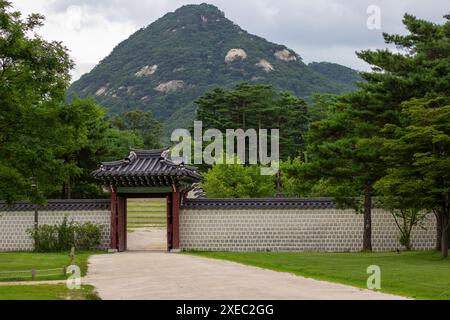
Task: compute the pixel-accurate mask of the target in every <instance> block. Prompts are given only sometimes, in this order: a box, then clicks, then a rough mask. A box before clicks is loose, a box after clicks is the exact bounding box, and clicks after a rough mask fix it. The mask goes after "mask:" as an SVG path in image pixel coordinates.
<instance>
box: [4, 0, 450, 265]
mask: <svg viewBox="0 0 450 320" xmlns="http://www.w3.org/2000/svg"><path fill="white" fill-rule="evenodd" d="M445 19H446V20H445V22H444V23H442V24H436V23H431V22H428V21H425V20H420V19H417V18H416V17H414V16H411V15H408V14H407V15H405V17H404V20H403V23H404V25H405V27H406V29H407V31H408V33H407V34H406V35H389V34H385V35H384V38H385V41H386V44H388V45H395V47H396V48H397V51H395V52H393V51H391V50H388V49H379V50H367V51H362V52H359V53H358V56H359V58H361V59H362V60H364V61H365V62H367V63H369V64H370V65H372V67H373V70H372V71H371V72H364V73H362V77H363V79H364V81H363V82H361V83H360V89H359V90H358V91H356V92H352V93H348V94H343V95H339V96H334V95H317V96H316V97H315V99H314V101H313V102H312V103H310V104H309V105H307V103H306V102H305V101H304V100H302V99H300V98H298V97H295V96H293V95H291V94H288V93H284V92H280V91H277V90H275V89H274V88H273V87H271V86H270V85H258V84H255V85H250V84H248V83H238V84H236V85H235V86H234V88H231V89H229V88H228V89H225V88H217V89H214V90H212V91H210V92H208V93H206V94H205V95H203V96H202V97H200V98H199V99H197V102H196V103H197V106H198V112H197V119H198V120H202V121H203V126H204V128H216V129H219V130H225V129H237V128H242V129H244V130H246V129H250V128H253V129H258V128H265V129H271V128H279V129H280V134H281V137H280V151H281V164H280V168H281V171H280V174H279V175H278V176H275V177H270V176H269V177H267V176H261V175H259V174H258V172H259V171H258V170H257V169H258V166H249V165H247V164H245V163H244V164H240V165H235V166H226V165H215V166H213V167H210V168H203V169H204V177H205V181H204V183H203V187H204V188H205V189H206V191H207V193H208V194H209V196H211V197H235V198H239V197H269V196H275V195H277V194H279V193H283V194H284V195H285V196H292V197H298V196H304V197H307V196H327V197H333V198H334V199H336V201H337V202H338V203H339V204H340V205H341V206H342V207H347V208H353V209H355V211H357V212H359V213H361V214H363V215H364V246H363V247H364V249H365V250H371V249H372V243H371V238H372V237H371V234H372V208H373V204H374V201H375V199H377V201H379V204H380V205H382V206H384V207H385V208H386V209H387V210H389V211H390V212H392V213H393V214H394V215H395V216H396V217H397V218H399V219H403V220H404V221H407V222H408V223H407V224H408V226H407V227H406V230H403V231H404V233H403V232H402V237H404V239H403V241H404V244H405V246H406V247H408V241H409V239H408V236H409V235H408V230H410V228H409V227H411V226H414V225H417V224H420V219H421V216H420V214H419V213H420V212H422V211H427V212H433V213H434V214H435V215H436V219H437V222H438V236H439V241H437V243H438V244H437V248H436V249H438V250H441V252H442V255H443V256H445V257H446V256H447V255H448V247H449V235H450V222H449V220H450V219H449V218H450V50H449V48H450V21H449V20H450V15H447V16H445ZM42 21H43V17H42V16H40V15H31V16H29V17H28V18H22V17H21V15H20V14H19V13H14V12H12V11H11V10H10V3H9V2H7V1H4V0H0V199H1V200H5V201H7V202H8V203H13V202H16V201H19V200H25V199H26V200H30V201H32V202H34V203H43V202H45V201H46V200H47V199H50V198H92V197H94V198H95V197H102V196H104V194H103V191H102V189H101V186H100V185H99V184H98V183H96V182H95V181H93V179H92V177H91V172H92V171H93V170H94V169H96V168H98V166H99V164H100V163H101V162H102V161H110V160H117V159H121V158H123V157H124V156H125V155H126V154H127V153H128V152H129V150H130V148H147V149H153V148H160V147H162V145H161V142H160V138H161V136H162V134H163V127H162V125H161V124H160V123H159V122H158V121H156V120H155V119H154V117H153V115H152V114H151V113H149V112H144V111H139V110H130V111H127V112H125V113H123V114H121V115H117V116H115V117H112V118H111V117H109V116H108V114H107V111H106V109H105V108H104V107H102V106H100V105H98V104H96V103H95V102H94V101H93V100H91V99H90V98H87V99H78V98H74V99H71V101H70V102H68V101H67V99H66V98H67V96H66V95H67V89H68V87H69V84H70V75H69V72H70V70H71V68H72V67H73V62H72V61H71V60H70V58H69V55H68V53H67V52H68V50H67V48H65V47H64V46H63V45H62V44H61V43H59V42H48V41H45V40H44V39H42V38H41V37H39V36H38V35H37V34H36V33H35V31H36V28H38V27H39V26H41V25H42Z"/></svg>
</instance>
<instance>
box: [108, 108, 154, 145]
mask: <svg viewBox="0 0 450 320" xmlns="http://www.w3.org/2000/svg"><path fill="white" fill-rule="evenodd" d="M111 122H112V125H113V126H114V127H116V128H117V129H119V130H120V131H131V132H132V133H134V134H135V135H137V136H141V137H142V139H143V140H144V148H145V149H148V150H150V149H159V148H161V147H162V145H161V142H160V139H161V137H162V135H163V132H162V125H161V123H159V122H158V121H157V120H155V119H154V118H153V115H152V113H151V112H145V111H142V110H138V109H136V110H132V111H128V112H125V113H124V114H122V115H120V116H119V115H117V116H115V117H114V118H113V119H112V120H111Z"/></svg>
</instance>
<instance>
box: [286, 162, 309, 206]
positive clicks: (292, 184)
mask: <svg viewBox="0 0 450 320" xmlns="http://www.w3.org/2000/svg"><path fill="white" fill-rule="evenodd" d="M304 169H305V163H304V162H303V160H302V159H301V158H300V157H298V158H294V159H290V158H289V159H288V160H286V161H282V162H281V163H280V171H281V174H280V182H281V186H282V193H283V194H284V195H285V196H287V197H308V196H311V195H312V188H313V187H314V184H315V183H314V181H312V180H308V179H305V178H304V177H305V172H304Z"/></svg>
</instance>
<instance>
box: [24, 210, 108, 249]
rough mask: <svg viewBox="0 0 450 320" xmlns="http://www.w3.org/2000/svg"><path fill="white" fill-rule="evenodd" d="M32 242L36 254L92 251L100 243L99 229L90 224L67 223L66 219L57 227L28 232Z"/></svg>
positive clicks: (33, 229)
mask: <svg viewBox="0 0 450 320" xmlns="http://www.w3.org/2000/svg"><path fill="white" fill-rule="evenodd" d="M28 233H29V234H30V236H31V237H32V238H33V240H34V250H35V251H36V252H63V251H68V250H70V249H71V248H72V247H73V248H75V249H76V250H93V249H95V248H96V247H98V246H99V245H100V243H101V229H100V227H99V226H97V225H94V224H92V223H90V222H87V223H83V224H81V223H76V222H73V221H71V222H68V220H67V217H65V218H64V220H63V222H62V223H61V224H59V225H40V226H38V227H37V228H32V229H29V230H28Z"/></svg>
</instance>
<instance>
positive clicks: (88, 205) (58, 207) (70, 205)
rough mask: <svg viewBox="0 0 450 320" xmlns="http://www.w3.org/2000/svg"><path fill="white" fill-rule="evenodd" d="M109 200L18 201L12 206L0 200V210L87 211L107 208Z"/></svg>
mask: <svg viewBox="0 0 450 320" xmlns="http://www.w3.org/2000/svg"><path fill="white" fill-rule="evenodd" d="M110 206H111V204H110V200H109V199H105V200H48V202H47V204H46V205H35V204H32V203H30V202H27V201H20V202H17V203H15V204H13V205H12V206H8V205H7V204H6V203H5V202H0V212H1V211H34V210H36V209H37V210H40V211H89V210H109V209H110Z"/></svg>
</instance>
